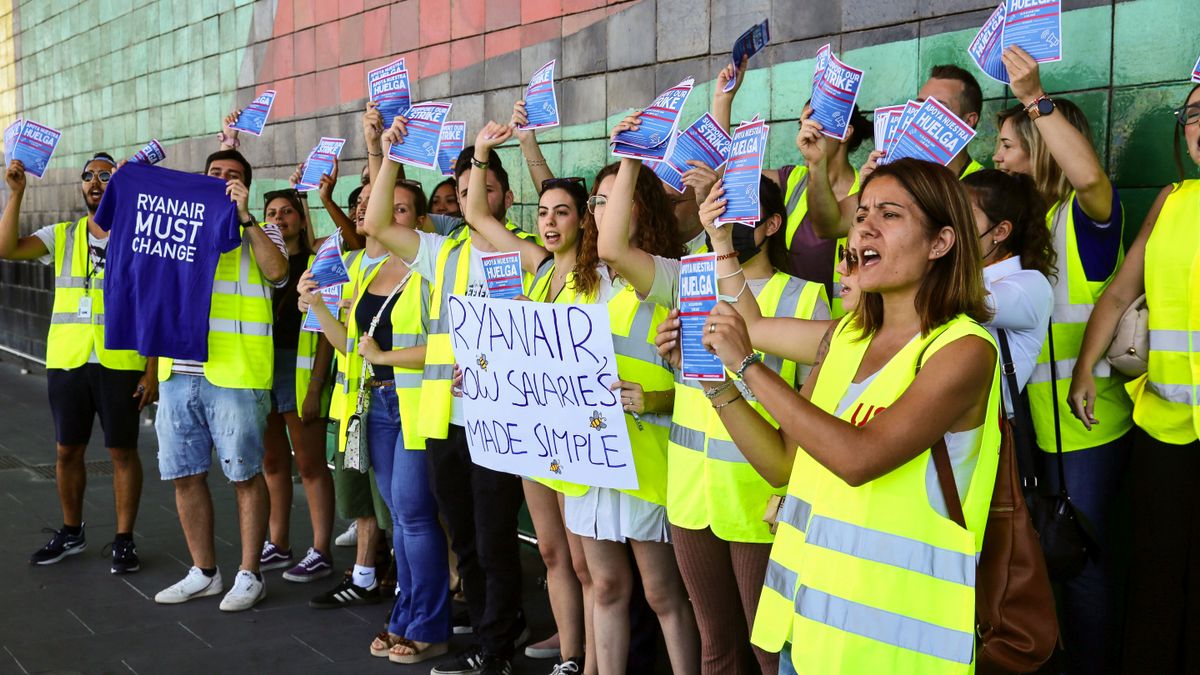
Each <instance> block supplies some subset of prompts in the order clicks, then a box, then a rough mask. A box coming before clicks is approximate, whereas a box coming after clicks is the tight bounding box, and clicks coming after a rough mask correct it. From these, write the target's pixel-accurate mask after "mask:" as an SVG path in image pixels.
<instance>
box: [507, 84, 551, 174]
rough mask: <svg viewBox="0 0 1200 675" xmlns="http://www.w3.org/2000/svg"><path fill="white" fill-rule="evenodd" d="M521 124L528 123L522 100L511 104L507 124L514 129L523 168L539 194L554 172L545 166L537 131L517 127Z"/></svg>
mask: <svg viewBox="0 0 1200 675" xmlns="http://www.w3.org/2000/svg"><path fill="white" fill-rule="evenodd" d="M522 124H529V117H528V115H527V114H526V113H525V101H524V100H520V101H517V102H516V103H514V104H513V113H512V121H511V122H510V123H509V125H510V126H511V127H513V129H514V130H515V131H516V134H517V141H518V142H519V143H520V144H521V154H522V155H524V156H525V168H526V169H528V170H529V179H530V180H532V181H533V185H534V187H535V188H536V189H537V191H538V194H541V192H542V183H544V182H546V181H548V180H550V179H551V178H554V172H553V171H551V170H550V167H549V166H547V164H546V157H545V156H544V155H542V146H540V145H538V142H537V132H536V131H533V130H529V131H522V130H521V129H517V127H519V126H521V125H522Z"/></svg>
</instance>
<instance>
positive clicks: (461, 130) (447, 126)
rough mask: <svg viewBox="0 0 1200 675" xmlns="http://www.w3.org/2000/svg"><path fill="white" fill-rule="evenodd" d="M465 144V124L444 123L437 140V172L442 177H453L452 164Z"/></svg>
mask: <svg viewBox="0 0 1200 675" xmlns="http://www.w3.org/2000/svg"><path fill="white" fill-rule="evenodd" d="M466 144H467V123H466V122H446V123H444V124H442V135H441V136H440V137H439V138H438V171H440V172H441V174H442V175H443V176H446V177H450V176H453V175H454V163H455V162H457V161H458V156H459V154H461V153H462V151H463V148H464V147H466Z"/></svg>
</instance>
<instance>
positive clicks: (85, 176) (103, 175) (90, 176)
mask: <svg viewBox="0 0 1200 675" xmlns="http://www.w3.org/2000/svg"><path fill="white" fill-rule="evenodd" d="M97 177H99V178H100V182H101V183H107V182H108V181H109V179H110V178H112V172H111V171H84V172H83V173H81V174H79V179H80V180H82V181H83V182H85V183H90V182H92V181H93V180H95V179H96V178H97Z"/></svg>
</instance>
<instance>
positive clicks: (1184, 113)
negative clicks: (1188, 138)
mask: <svg viewBox="0 0 1200 675" xmlns="http://www.w3.org/2000/svg"><path fill="white" fill-rule="evenodd" d="M1174 114H1175V121H1176V122H1178V123H1179V126H1181V127H1186V126H1189V125H1192V124H1196V123H1197V122H1200V103H1193V104H1192V105H1185V106H1183V107H1182V108H1180V109H1178V110H1176V111H1174Z"/></svg>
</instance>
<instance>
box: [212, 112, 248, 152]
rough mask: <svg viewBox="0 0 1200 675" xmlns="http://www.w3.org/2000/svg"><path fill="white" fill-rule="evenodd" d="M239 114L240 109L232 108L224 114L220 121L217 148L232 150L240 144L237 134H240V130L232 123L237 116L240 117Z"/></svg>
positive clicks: (234, 122)
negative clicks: (232, 109)
mask: <svg viewBox="0 0 1200 675" xmlns="http://www.w3.org/2000/svg"><path fill="white" fill-rule="evenodd" d="M241 115H242V111H241V109H238V110H234V111H233V112H231V113H229V114H228V115H226V116H225V119H224V120H222V121H221V134H220V135H219V136H217V145H218V149H220V150H233V149H235V148H237V147H238V146H239V145H241V144H242V142H241V141H240V140H238V136H239V135H240V134H241V132H240V131H239V130H237V129H235V128H234V127H233V125H235V124H237V121H238V118H239V117H241Z"/></svg>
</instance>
